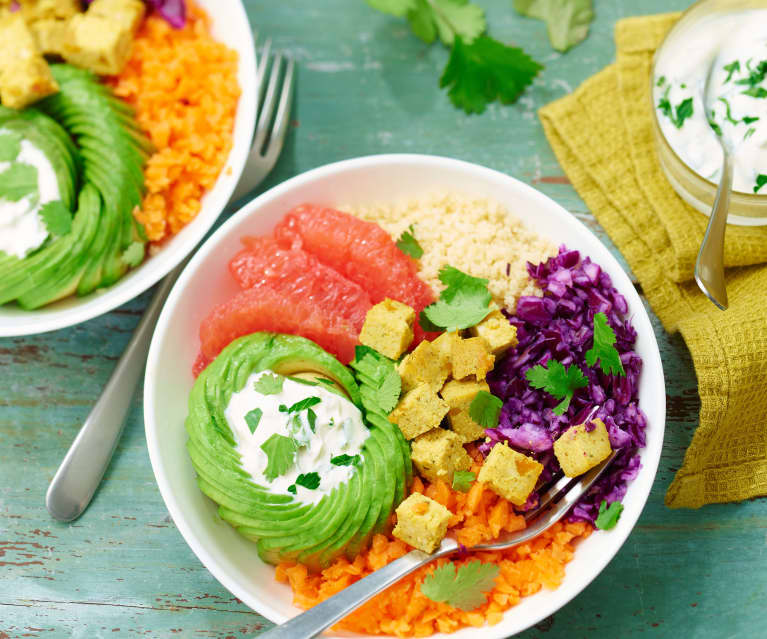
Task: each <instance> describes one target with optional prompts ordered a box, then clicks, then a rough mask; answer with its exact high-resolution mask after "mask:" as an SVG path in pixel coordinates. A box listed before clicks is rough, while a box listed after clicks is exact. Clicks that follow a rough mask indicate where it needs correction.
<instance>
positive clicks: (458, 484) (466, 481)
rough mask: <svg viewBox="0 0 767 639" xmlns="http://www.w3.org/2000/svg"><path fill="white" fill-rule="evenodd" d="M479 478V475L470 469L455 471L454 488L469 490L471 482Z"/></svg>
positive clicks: (463, 490) (464, 491) (462, 490)
mask: <svg viewBox="0 0 767 639" xmlns="http://www.w3.org/2000/svg"><path fill="white" fill-rule="evenodd" d="M476 478H477V475H476V474H475V473H473V472H471V471H470V470H456V471H454V472H453V490H460V491H461V492H462V493H467V492H469V489H470V488H471V482H473V481H474V480H475V479H476Z"/></svg>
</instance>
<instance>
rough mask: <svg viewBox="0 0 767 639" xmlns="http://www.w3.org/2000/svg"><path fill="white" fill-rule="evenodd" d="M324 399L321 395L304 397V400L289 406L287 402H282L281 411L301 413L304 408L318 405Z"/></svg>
mask: <svg viewBox="0 0 767 639" xmlns="http://www.w3.org/2000/svg"><path fill="white" fill-rule="evenodd" d="M321 401H322V400H321V399H320V398H319V397H304V398H303V399H302V400H299V401H297V402H296V403H295V404H293V405H292V406H290V408H288V407H287V406H285V404H280V407H279V409H278V410H279V411H280V412H281V413H288V414H290V413H300V412H301V411H302V410H306V409H307V408H311V407H312V406H316V405H317V404H319V403H320V402H321Z"/></svg>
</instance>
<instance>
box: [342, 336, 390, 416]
mask: <svg viewBox="0 0 767 639" xmlns="http://www.w3.org/2000/svg"><path fill="white" fill-rule="evenodd" d="M349 366H351V367H352V368H353V369H354V371H355V372H356V375H357V378H358V379H359V381H360V382H361V384H360V394H361V395H362V403H363V405H364V406H365V408H366V409H367V410H371V409H375V408H378V409H380V410H382V411H383V412H384V413H386V414H387V415H388V414H389V413H390V412H391V411H392V410H393V409H394V407H395V406H396V405H397V402H398V401H399V396H400V393H401V391H402V378H400V376H399V373H398V372H397V368H396V366H395V365H394V362H393V361H392V360H390V359H389V358H388V357H386V356H385V355H382V354H381V353H379V352H378V351H377V350H375V349H373V348H370V347H369V346H357V347H356V348H355V349H354V361H353V362H351V363H350V364H349Z"/></svg>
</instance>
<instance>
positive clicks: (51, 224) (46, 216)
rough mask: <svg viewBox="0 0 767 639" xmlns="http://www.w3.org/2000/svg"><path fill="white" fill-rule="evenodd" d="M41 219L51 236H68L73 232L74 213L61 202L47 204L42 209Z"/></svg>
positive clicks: (55, 201)
mask: <svg viewBox="0 0 767 639" xmlns="http://www.w3.org/2000/svg"><path fill="white" fill-rule="evenodd" d="M40 217H41V218H42V220H43V223H44V224H45V228H47V229H48V233H50V234H51V235H58V236H62V235H66V234H67V233H69V231H71V230H72V212H71V211H70V210H69V209H68V208H67V207H66V206H64V203H63V202H62V201H61V200H53V201H52V202H46V203H45V204H43V205H42V206H41V207H40Z"/></svg>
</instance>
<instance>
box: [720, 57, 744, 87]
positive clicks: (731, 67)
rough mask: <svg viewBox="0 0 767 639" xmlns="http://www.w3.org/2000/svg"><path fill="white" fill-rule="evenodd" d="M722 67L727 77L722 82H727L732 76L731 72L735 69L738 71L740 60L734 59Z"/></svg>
mask: <svg viewBox="0 0 767 639" xmlns="http://www.w3.org/2000/svg"><path fill="white" fill-rule="evenodd" d="M722 68H723V69H724V70H725V71H727V79H726V80H725V81H724V82H723V83H722V84H727V83H728V82H729V81H730V79H731V78H732V74H733V73H735V72H736V71H740V62H738V60H735V61H734V62H730V64H725V65H724V66H723V67H722Z"/></svg>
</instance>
